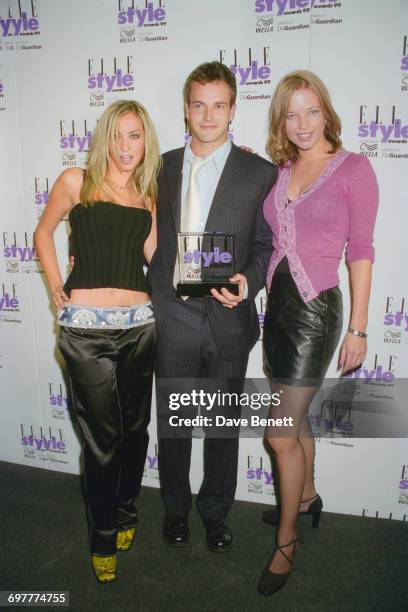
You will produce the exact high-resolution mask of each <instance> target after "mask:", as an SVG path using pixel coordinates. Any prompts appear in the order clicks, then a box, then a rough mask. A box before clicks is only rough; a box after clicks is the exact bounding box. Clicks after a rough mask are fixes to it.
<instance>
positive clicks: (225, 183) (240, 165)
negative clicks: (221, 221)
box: [205, 144, 245, 231]
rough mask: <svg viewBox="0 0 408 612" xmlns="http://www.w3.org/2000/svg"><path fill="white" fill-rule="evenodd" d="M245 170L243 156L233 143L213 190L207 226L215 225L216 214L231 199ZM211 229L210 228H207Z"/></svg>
mask: <svg viewBox="0 0 408 612" xmlns="http://www.w3.org/2000/svg"><path fill="white" fill-rule="evenodd" d="M243 172H245V163H244V160H243V156H242V155H240V150H239V149H238V147H236V146H235V145H234V144H233V145H232V147H231V151H230V153H229V155H228V157H227V161H226V162H225V166H224V169H223V171H222V174H221V176H220V180H219V181H218V185H217V189H216V190H215V194H214V198H213V201H212V203H211V208H210V212H209V214H208V219H207V223H206V226H205V227H206V230H207V228H211V227H216V225H215V220H216V218H217V216H218V214H219V213H220V212H221V211H222V209H223V207H225V205H226V201H227V202H228V200H230V199H231V194H232V193H233V192H234V187H235V185H236V183H237V182H238V180H239V178H240V177H242V173H243ZM209 231H211V230H209Z"/></svg>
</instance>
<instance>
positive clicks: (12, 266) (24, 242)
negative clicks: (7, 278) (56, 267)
mask: <svg viewBox="0 0 408 612" xmlns="http://www.w3.org/2000/svg"><path fill="white" fill-rule="evenodd" d="M0 254H1V255H2V256H1V260H2V264H3V265H2V268H3V272H7V273H10V274H13V273H14V274H16V273H19V272H25V273H38V272H40V273H42V269H41V268H40V265H39V263H40V262H39V259H38V257H37V253H36V250H35V242H34V233H33V232H32V233H28V232H13V231H9V232H2V233H1V247H0Z"/></svg>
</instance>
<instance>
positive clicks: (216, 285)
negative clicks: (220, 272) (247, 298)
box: [177, 281, 239, 297]
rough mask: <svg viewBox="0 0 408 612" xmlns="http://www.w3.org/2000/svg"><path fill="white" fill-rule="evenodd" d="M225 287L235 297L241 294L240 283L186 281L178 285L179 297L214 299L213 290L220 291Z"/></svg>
mask: <svg viewBox="0 0 408 612" xmlns="http://www.w3.org/2000/svg"><path fill="white" fill-rule="evenodd" d="M222 287H224V289H227V290H228V291H229V292H230V293H233V294H234V295H238V294H239V283H234V282H231V281H201V282H199V283H197V281H184V282H183V283H177V295H183V296H188V297H213V296H212V294H211V289H217V291H220V290H221V289H222Z"/></svg>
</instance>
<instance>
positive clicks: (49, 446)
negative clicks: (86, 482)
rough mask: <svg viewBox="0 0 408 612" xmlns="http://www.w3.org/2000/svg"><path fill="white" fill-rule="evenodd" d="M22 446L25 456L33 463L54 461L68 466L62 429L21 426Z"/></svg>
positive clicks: (22, 424) (23, 424)
mask: <svg viewBox="0 0 408 612" xmlns="http://www.w3.org/2000/svg"><path fill="white" fill-rule="evenodd" d="M20 444H21V446H22V448H23V456H24V457H25V458H26V459H29V460H31V461H37V462H38V461H52V462H54V463H62V464H67V463H68V461H67V460H66V458H65V457H66V455H67V445H66V442H65V439H64V432H63V430H62V429H61V428H58V429H55V428H52V427H51V426H50V427H43V426H40V427H35V426H34V425H26V424H25V423H21V424H20Z"/></svg>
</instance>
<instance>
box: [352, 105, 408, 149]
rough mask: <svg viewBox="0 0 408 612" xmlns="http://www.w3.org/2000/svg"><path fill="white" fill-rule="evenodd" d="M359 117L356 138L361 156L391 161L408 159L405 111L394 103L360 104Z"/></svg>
mask: <svg viewBox="0 0 408 612" xmlns="http://www.w3.org/2000/svg"><path fill="white" fill-rule="evenodd" d="M404 117H405V118H404ZM358 118H359V122H358V126H357V136H358V139H359V141H360V154H361V155H364V156H365V157H381V158H389V159H406V158H408V147H407V144H408V116H407V111H406V109H404V111H403V110H402V109H401V108H398V107H397V105H395V104H394V105H392V106H391V105H383V106H380V105H378V104H377V105H374V104H361V105H360V107H359V115H358Z"/></svg>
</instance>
